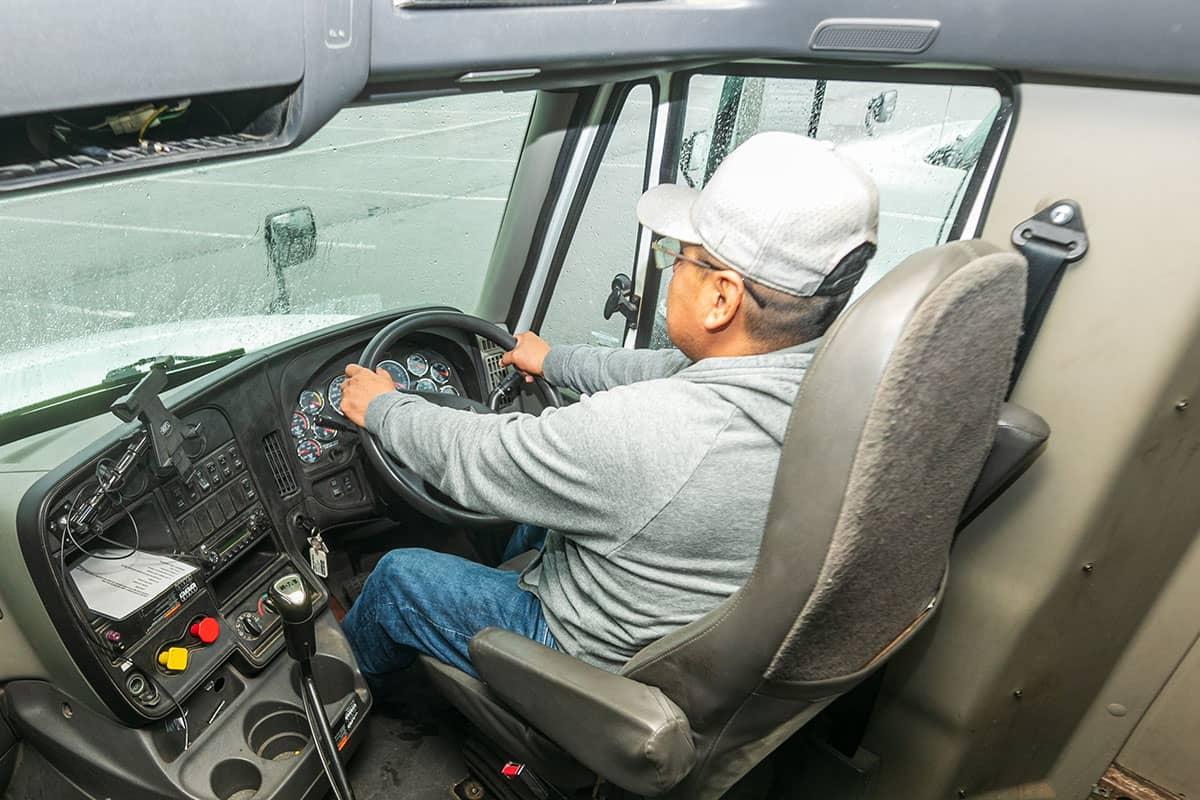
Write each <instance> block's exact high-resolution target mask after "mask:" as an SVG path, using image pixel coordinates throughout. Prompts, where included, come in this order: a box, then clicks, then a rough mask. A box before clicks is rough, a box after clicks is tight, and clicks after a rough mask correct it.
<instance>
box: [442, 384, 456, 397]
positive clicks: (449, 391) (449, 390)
mask: <svg viewBox="0 0 1200 800" xmlns="http://www.w3.org/2000/svg"><path fill="white" fill-rule="evenodd" d="M438 391H439V392H441V393H442V394H453V395H457V394H458V389H455V388H454V387H453V386H450V385H446V386H443V387H442V388H441V389H438Z"/></svg>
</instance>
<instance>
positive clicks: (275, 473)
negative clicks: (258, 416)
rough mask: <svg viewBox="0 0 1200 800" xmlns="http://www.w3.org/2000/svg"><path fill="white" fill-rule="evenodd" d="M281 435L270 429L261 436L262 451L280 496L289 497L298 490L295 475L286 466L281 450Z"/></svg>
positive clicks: (285, 458)
mask: <svg viewBox="0 0 1200 800" xmlns="http://www.w3.org/2000/svg"><path fill="white" fill-rule="evenodd" d="M282 441H283V437H282V436H280V435H279V431H271V432H270V433H268V434H267V435H266V436H264V437H263V452H264V453H266V456H267V464H269V465H270V466H271V475H272V477H274V478H275V487H276V488H277V489H279V496H280V497H290V496H291V495H294V494H295V493H296V492H298V491H300V487H299V486H298V485H297V484H296V476H295V475H293V474H292V468H291V467H289V466H288V462H287V456H286V455H284V452H283V444H282Z"/></svg>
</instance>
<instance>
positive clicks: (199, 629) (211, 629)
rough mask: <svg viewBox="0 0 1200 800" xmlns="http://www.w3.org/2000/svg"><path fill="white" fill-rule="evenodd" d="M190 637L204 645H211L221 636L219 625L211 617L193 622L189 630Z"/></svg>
mask: <svg viewBox="0 0 1200 800" xmlns="http://www.w3.org/2000/svg"><path fill="white" fill-rule="evenodd" d="M189 630H190V631H191V634H192V636H195V637H196V638H197V639H199V640H200V641H201V642H203V643H204V644H212V643H213V642H215V641H216V640H217V638H218V637H220V635H221V623H219V622H217V620H216V619H215V618H213V617H204V618H203V619H201V620H199V621H197V622H193V623H192V627H191V628H190V629H189Z"/></svg>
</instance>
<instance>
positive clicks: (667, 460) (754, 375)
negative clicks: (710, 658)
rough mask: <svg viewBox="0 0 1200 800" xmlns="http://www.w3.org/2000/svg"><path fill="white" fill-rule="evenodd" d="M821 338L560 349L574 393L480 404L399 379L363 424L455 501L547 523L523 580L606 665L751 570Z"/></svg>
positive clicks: (588, 655)
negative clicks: (407, 389)
mask: <svg viewBox="0 0 1200 800" xmlns="http://www.w3.org/2000/svg"><path fill="white" fill-rule="evenodd" d="M817 344H818V342H817V341H813V342H808V343H806V344H803V345H799V346H797V347H792V348H788V349H785V350H778V351H776V352H773V353H767V354H764V355H755V356H741V357H734V358H707V359H703V360H701V361H698V362H695V363H692V362H690V361H688V359H687V358H686V357H685V356H684V355H682V354H681V353H679V352H678V351H676V350H657V351H654V350H623V349H611V348H602V347H588V346H557V347H553V348H551V350H550V353H549V355H548V356H547V357H546V361H545V364H544V367H543V370H544V374H545V377H546V379H547V380H548V381H550V382H551V383H553V384H556V385H559V386H569V387H571V388H573V389H575V390H577V391H579V392H584V393H587V395H588V396H585V397H583V398H582V399H581V400H580V401H579V402H578V403H574V404H571V405H568V406H565V407H563V408H560V409H547V410H546V411H545V412H543V413H542V414H541V415H540V416H532V415H529V414H519V413H510V414H498V415H480V414H472V413H469V412H463V411H456V410H451V409H447V408H441V407H439V406H436V405H433V404H432V403H428V402H426V401H424V400H422V399H421V398H420V397H419V396H418V395H415V394H407V393H401V392H397V393H389V394H386V395H381V396H380V397H378V398H376V399H375V400H373V401H372V402H371V404H370V406H369V407H368V409H367V419H366V427H367V429H368V430H369V431H371V432H372V433H374V434H376V435H377V436H379V437H380V440H381V441H382V443H383V445H384V447H385V448H386V449H387V450H388V451H389V452H391V453H393V454H395V455H396V457H397V458H399V459H400V460H401V461H402V462H404V463H405V464H406V465H407V466H409V467H410V468H412V469H413V470H414V471H415V472H417V474H419V475H420V476H421V477H422V478H424V479H425V480H427V481H429V482H430V483H431V484H433V485H434V486H437V487H438V488H439V489H440V490H441V491H443V492H445V493H446V494H447V495H449V496H450V497H452V498H454V499H455V500H456V501H458V502H459V503H461V504H462V505H464V506H465V507H467V508H471V509H475V510H477V511H483V512H487V513H491V514H495V515H497V516H500V517H504V518H506V519H512V520H519V521H523V522H529V523H533V524H535V525H541V526H544V527H546V528H549V529H550V532H549V534H548V535H547V537H546V544H545V547H544V548H543V550H542V553H541V556H540V557H539V558H538V559H537V560H536V561H535V562H534V563H533V564H531V565H530V566H529V567H528V568H526V570H525V571H524V572H523V573H522V575H521V578H520V582H521V584H520V585H521V587H522V588H523V589H525V590H527V591H530V592H533V593H534V594H536V595H537V596H538V598H539V599H540V600H541V603H542V611H543V613H544V615H545V617H546V622H547V623H548V624H549V627H550V631H551V632H552V633H553V634H554V637H555V639H557V640H558V643H559V646H560V647H561V648H562V649H563V650H565V651H566V652H568V653H570V654H572V655H574V656H576V657H578V658H581V659H583V660H584V661H587V662H590V663H592V664H595V665H597V666H601V667H604V668H607V669H611V670H617V669H619V668H620V667H621V665H623V664H624V663H625V662H626V661H627V660H629V658H631V657H632V656H633V655H634V654H635V653H636V652H637V651H638V650H640V649H642V648H643V647H645V646H646V645H648V644H650V643H651V642H653V641H655V640H657V639H660V638H662V637H663V636H665V635H666V634H668V633H670V632H671V631H673V630H675V629H676V628H678V627H680V626H682V625H686V624H688V623H689V622H692V621H694V620H696V619H698V618H699V617H701V616H702V615H704V614H705V613H706V612H708V611H710V610H712V609H713V608H715V607H716V606H717V605H719V604H720V603H721V602H722V601H723V600H724V599H725V598H727V597H729V596H730V595H731V594H733V593H734V592H735V591H737V590H738V589H739V588H740V587H741V586H742V584H744V583H745V582H746V580H747V578H749V576H750V572H751V570H752V569H753V568H754V562H755V559H756V558H757V556H758V549H759V544H760V542H761V540H762V534H763V529H764V526H765V525H766V518H767V505H768V502H769V501H770V498H771V490H772V488H773V484H774V479H775V468H776V466H777V464H778V462H779V452H780V446H781V445H782V443H783V435H784V430H785V429H786V427H787V421H788V416H789V415H790V413H791V406H792V402H793V401H794V400H795V397H796V392H797V390H798V389H799V386H800V381H801V379H803V377H804V373H805V371H806V370H807V368H808V366H809V363H810V362H811V361H812V354H813V351H814V350H815V349H816V346H817Z"/></svg>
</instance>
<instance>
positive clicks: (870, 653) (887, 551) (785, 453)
mask: <svg viewBox="0 0 1200 800" xmlns="http://www.w3.org/2000/svg"><path fill="white" fill-rule="evenodd" d="M1025 282H1026V265H1025V261H1024V259H1023V258H1021V256H1019V255H1017V254H1015V253H1012V252H1011V251H1007V250H1000V249H998V248H996V247H993V246H992V245H989V244H987V243H985V242H981V241H961V242H954V243H950V244H946V245H942V246H940V247H935V248H931V249H929V250H925V251H922V252H920V253H917V254H915V255H913V256H911V257H910V258H908V259H906V260H905V261H904V262H903V263H902V264H901V265H899V266H898V267H896V268H895V269H894V270H892V272H890V273H889V274H888V275H886V276H885V277H884V278H882V279H881V280H880V281H879V282H878V283H877V284H876V285H875V286H874V287H873V288H871V290H870V291H868V292H867V293H865V294H864V296H863V297H862V298H861V299H860V300H858V301H857V302H856V303H854V304H853V305H852V306H850V308H849V309H847V311H846V312H845V313H843V314H842V315H841V317H840V318H839V320H838V321H837V322H836V323H835V324H834V326H833V327H832V328H831V329H830V330H829V332H828V333H827V335H826V336H825V339H824V341H823V343H822V345H821V347H820V349H819V350H818V351H817V353H816V356H815V358H814V360H813V363H812V366H811V368H810V370H809V372H808V374H807V376H806V377H805V379H804V381H803V382H802V384H801V386H800V391H799V393H798V396H797V398H796V402H795V405H794V407H793V411H792V415H791V418H790V420H789V423H788V430H787V436H786V439H785V441H784V444H783V449H782V453H781V456H780V462H779V468H778V472H777V475H776V479H775V487H774V492H773V496H772V499H771V505H770V508H769V513H768V518H767V523H766V528H765V531H764V534H763V540H762V546H761V549H760V553H759V557H758V561H757V564H756V566H755V568H754V571H753V573H752V575H751V576H750V578H749V580H748V581H747V583H746V584H745V586H743V587H742V588H741V589H740V590H739V591H738V592H737V593H735V594H734V595H733V596H731V597H730V598H729V599H727V600H726V601H725V602H724V603H722V604H721V605H720V606H718V607H717V608H716V609H714V610H713V611H711V612H709V613H708V614H706V615H704V616H703V617H701V618H700V619H698V620H696V621H695V622H693V623H691V624H689V625H686V626H684V627H682V628H680V629H679V630H676V631H674V632H673V633H671V634H670V635H668V636H666V637H664V638H663V639H661V640H659V641H657V642H654V643H653V644H651V645H649V646H647V647H646V648H645V649H643V650H642V651H641V652H639V653H637V654H636V655H635V656H634V657H633V658H632V659H630V660H629V662H628V663H627V664H625V666H624V667H623V668H622V670H621V672H620V674H615V673H611V672H608V671H605V670H602V669H599V668H597V667H594V666H591V665H589V664H586V663H584V662H583V661H580V660H578V659H576V658H574V657H572V656H570V655H567V654H566V653H562V652H559V651H556V650H552V649H550V648H547V647H543V646H542V645H540V644H538V643H536V642H533V641H530V640H528V639H525V638H523V637H521V636H518V635H516V634H513V633H510V632H508V631H503V630H499V629H495V628H490V629H487V630H484V631H481V632H480V633H479V634H478V635H476V636H475V637H474V639H473V640H472V642H471V660H472V663H473V664H474V665H475V667H476V669H477V670H478V671H479V674H480V676H481V677H482V678H483V680H482V681H478V680H475V679H474V678H472V677H470V676H468V675H466V674H465V673H463V672H461V671H459V670H457V669H454V668H453V667H449V666H446V665H444V664H441V663H440V662H438V661H436V660H433V659H429V658H424V659H423V663H424V664H425V666H426V668H427V670H428V672H429V674H430V676H431V678H432V680H433V682H434V683H435V684H436V685H437V686H438V688H439V689H440V690H441V691H442V692H443V693H444V694H445V695H446V697H447V698H448V699H449V700H450V701H451V702H452V703H454V705H456V706H457V707H458V708H459V709H460V710H461V711H462V712H463V713H464V714H465V715H466V716H467V717H468V718H469V719H470V720H471V721H472V722H473V723H474V724H475V725H476V726H477V727H478V728H480V729H481V730H482V732H483V735H484V736H485V737H486V738H487V739H488V740H490V741H491V742H493V743H494V745H495V746H497V747H498V748H500V749H501V750H502V751H503V752H504V753H505V754H506V755H508V756H510V757H512V758H513V759H515V760H519V761H523V762H524V763H526V764H527V765H528V766H529V767H531V768H532V769H533V771H534V772H535V773H536V774H537V775H538V776H540V777H541V778H542V779H544V780H547V781H549V782H550V783H552V784H554V785H556V786H558V787H560V788H564V789H573V788H578V787H583V786H588V785H591V784H593V783H594V782H595V780H596V776H600V777H601V778H604V779H605V780H607V781H609V782H611V783H612V784H615V785H616V786H618V787H621V788H622V789H625V790H626V791H628V792H632V793H636V794H638V795H644V796H651V797H657V796H664V795H665V796H669V797H672V798H689V800H711V799H713V798H718V797H720V796H721V795H722V794H724V793H725V792H726V790H728V789H729V788H730V787H731V786H733V784H734V783H736V782H737V781H738V780H739V779H740V778H741V777H742V776H743V775H745V774H746V773H747V772H748V771H749V770H750V769H751V768H752V767H753V766H754V765H755V764H757V763H758V762H759V761H760V760H762V759H763V758H764V757H765V756H766V755H768V754H769V753H770V752H771V751H772V750H774V749H775V748H776V747H777V746H778V745H779V744H781V743H782V742H783V741H784V740H785V739H786V738H787V737H789V736H790V735H791V734H792V733H794V732H795V731H796V730H798V729H799V728H800V727H801V726H802V725H804V724H805V723H806V722H807V721H809V720H810V719H812V717H813V716H815V715H816V714H817V713H818V712H819V711H820V710H821V709H823V708H824V707H825V706H827V705H828V704H829V703H830V702H831V701H832V700H834V699H835V698H836V697H838V696H839V695H841V694H843V693H845V692H846V691H848V690H849V689H851V688H853V687H854V686H855V685H857V684H858V683H860V682H861V681H862V680H863V679H864V678H866V677H867V676H868V675H869V674H870V673H871V672H873V671H874V670H876V669H878V668H879V666H880V665H881V664H883V663H884V662H885V661H886V660H887V659H888V658H889V657H890V656H891V655H893V654H894V653H895V652H896V650H897V649H898V648H899V647H900V646H902V645H903V644H904V643H905V642H906V641H908V640H909V639H910V638H911V637H912V636H913V635H914V634H915V633H916V632H917V631H918V630H920V629H921V628H922V627H923V626H924V625H925V624H926V623H927V622H928V621H929V619H930V618H931V617H932V615H933V613H934V611H935V609H936V608H937V604H938V602H939V600H940V598H941V596H942V592H943V591H944V589H945V585H946V575H947V565H948V557H949V553H950V546H951V542H952V540H953V537H954V534H955V529H956V527H957V523H958V521H959V519H960V514H961V513H962V512H963V509H964V504H966V502H967V499H968V496H969V495H970V494H971V492H972V488H973V487H975V484H976V481H977V479H978V478H979V476H980V472H981V469H982V467H983V465H984V462H985V459H987V458H988V454H989V450H991V449H992V445H993V439H994V437H995V435H996V430H997V419H998V416H999V413H1000V408H1001V402H1002V400H1003V398H1004V395H1005V391H1006V388H1007V385H1008V380H1009V376H1010V374H1011V372H1012V366H1013V354H1014V352H1015V349H1016V345H1017V339H1018V336H1019V334H1020V328H1021V318H1022V312H1023V308H1024V302H1025ZM1044 438H1045V435H1044V434H1043V435H1042V439H1043V440H1044ZM1026 463H1027V462H1026ZM989 468H990V464H989Z"/></svg>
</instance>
